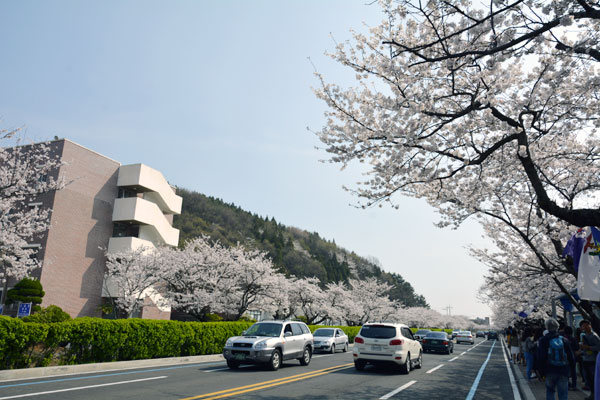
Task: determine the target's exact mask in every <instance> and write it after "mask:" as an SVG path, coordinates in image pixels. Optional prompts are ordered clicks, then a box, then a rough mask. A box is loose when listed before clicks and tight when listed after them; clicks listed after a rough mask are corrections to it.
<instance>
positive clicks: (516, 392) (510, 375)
mask: <svg viewBox="0 0 600 400" xmlns="http://www.w3.org/2000/svg"><path fill="white" fill-rule="evenodd" d="M503 344H504V343H503ZM502 355H503V356H504V363H505V364H506V369H507V370H508V379H509V380H510V386H512V390H513V397H514V398H515V400H521V394H520V393H519V389H518V388H517V383H516V381H515V377H514V376H513V373H512V369H510V363H509V362H508V358H506V352H505V351H504V346H502Z"/></svg>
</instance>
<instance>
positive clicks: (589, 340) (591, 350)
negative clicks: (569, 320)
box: [579, 319, 600, 400]
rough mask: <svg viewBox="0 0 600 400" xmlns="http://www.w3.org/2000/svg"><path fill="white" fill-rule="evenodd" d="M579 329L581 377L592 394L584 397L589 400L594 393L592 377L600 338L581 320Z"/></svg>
mask: <svg viewBox="0 0 600 400" xmlns="http://www.w3.org/2000/svg"><path fill="white" fill-rule="evenodd" d="M579 327H580V328H581V330H582V332H583V335H582V342H581V343H579V348H580V349H581V351H582V353H581V360H582V362H583V375H584V376H585V382H586V384H587V386H588V387H589V388H590V391H591V392H592V393H591V394H590V395H589V396H588V397H586V400H591V399H593V398H594V392H595V387H594V375H595V373H596V356H597V355H598V351H600V337H598V335H597V334H596V332H594V331H593V330H592V325H591V324H590V321H588V320H585V319H584V320H582V321H581V322H580V323H579Z"/></svg>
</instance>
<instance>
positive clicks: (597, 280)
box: [577, 226, 600, 301]
mask: <svg viewBox="0 0 600 400" xmlns="http://www.w3.org/2000/svg"><path fill="white" fill-rule="evenodd" d="M577 294H578V295H579V298H581V299H582V300H590V301H600V231H599V230H598V229H597V228H595V227H593V226H592V227H589V228H586V230H585V242H584V245H583V249H582V250H581V257H580V258H579V271H578V272H577Z"/></svg>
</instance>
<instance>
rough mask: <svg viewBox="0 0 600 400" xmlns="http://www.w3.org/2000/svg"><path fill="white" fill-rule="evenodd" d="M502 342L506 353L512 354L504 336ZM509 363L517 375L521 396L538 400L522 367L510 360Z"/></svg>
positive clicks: (528, 399) (526, 399)
mask: <svg viewBox="0 0 600 400" xmlns="http://www.w3.org/2000/svg"><path fill="white" fill-rule="evenodd" d="M501 342H502V347H503V350H505V351H506V354H508V355H510V351H509V350H508V346H507V344H506V342H505V341H504V339H503V338H502V337H501ZM508 365H510V369H511V370H512V372H513V374H514V375H515V377H516V381H517V386H518V387H519V392H520V393H521V396H523V398H524V399H525V400H536V397H535V395H534V394H533V391H532V390H531V388H530V387H529V382H528V381H527V379H526V378H525V376H523V373H522V372H521V369H520V368H517V367H516V366H515V365H514V364H513V363H512V362H510V361H509V362H508Z"/></svg>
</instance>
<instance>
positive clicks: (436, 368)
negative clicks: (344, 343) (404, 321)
mask: <svg viewBox="0 0 600 400" xmlns="http://www.w3.org/2000/svg"><path fill="white" fill-rule="evenodd" d="M443 366H444V364H440V365H438V366H437V367H435V368H431V369H430V370H429V371H427V372H425V373H426V374H430V373H432V372H435V371H437V370H438V369H440V368H442V367H443ZM0 400H1V399H0Z"/></svg>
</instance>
